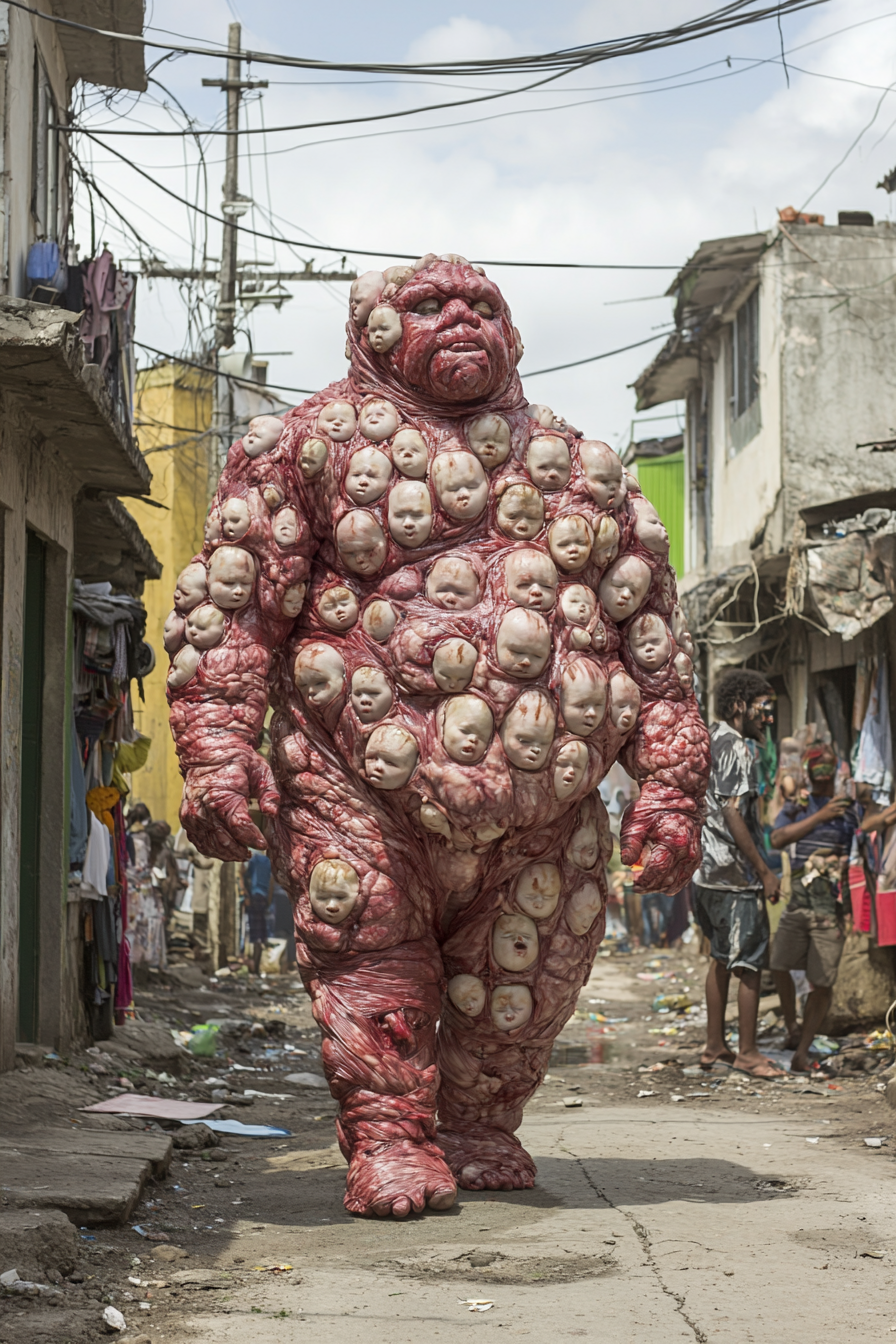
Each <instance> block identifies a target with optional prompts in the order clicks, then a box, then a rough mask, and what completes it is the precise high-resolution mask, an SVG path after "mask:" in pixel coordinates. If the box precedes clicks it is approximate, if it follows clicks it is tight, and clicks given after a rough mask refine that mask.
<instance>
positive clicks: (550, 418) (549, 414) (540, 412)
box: [526, 401, 554, 429]
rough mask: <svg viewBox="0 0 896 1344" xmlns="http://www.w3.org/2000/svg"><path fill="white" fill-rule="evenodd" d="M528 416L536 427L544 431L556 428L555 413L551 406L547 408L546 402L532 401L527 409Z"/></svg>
mask: <svg viewBox="0 0 896 1344" xmlns="http://www.w3.org/2000/svg"><path fill="white" fill-rule="evenodd" d="M526 414H527V415H528V417H529V419H530V420H534V421H535V423H536V425H540V426H541V428H542V429H553V428H554V412H553V411H552V410H551V408H550V406H545V404H544V402H541V401H530V402H529V405H528V406H527V407H526Z"/></svg>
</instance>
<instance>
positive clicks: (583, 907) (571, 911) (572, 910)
mask: <svg viewBox="0 0 896 1344" xmlns="http://www.w3.org/2000/svg"><path fill="white" fill-rule="evenodd" d="M602 906H603V897H602V896H601V892H600V888H599V887H598V885H597V883H596V882H583V883H582V885H581V886H580V887H577V888H576V890H575V891H574V892H573V894H572V895H571V896H570V898H569V900H568V901H567V902H566V922H567V924H568V925H569V927H570V928H571V929H572V931H573V933H577V934H578V935H579V936H580V937H581V936H582V935H583V934H586V933H587V932H588V930H589V929H590V928H591V925H592V924H593V923H594V921H595V920H596V919H597V917H598V915H599V914H600V912H601V907H602Z"/></svg>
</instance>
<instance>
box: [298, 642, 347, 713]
mask: <svg viewBox="0 0 896 1344" xmlns="http://www.w3.org/2000/svg"><path fill="white" fill-rule="evenodd" d="M293 680H294V681H295V683H296V686H297V687H298V691H299V694H300V695H301V697H302V700H303V701H304V703H305V704H306V705H310V706H312V707H313V708H314V709H325V708H326V707H327V705H330V704H332V703H333V701H334V700H335V699H336V698H337V696H340V695H342V693H343V691H344V690H345V663H344V662H343V661H342V657H341V655H340V654H338V653H337V652H336V650H335V649H333V648H331V647H330V645H329V644H306V645H305V647H304V648H303V649H300V650H299V652H298V654H297V656H296V661H295V667H294V669H293Z"/></svg>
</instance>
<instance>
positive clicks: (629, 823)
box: [621, 791, 702, 893]
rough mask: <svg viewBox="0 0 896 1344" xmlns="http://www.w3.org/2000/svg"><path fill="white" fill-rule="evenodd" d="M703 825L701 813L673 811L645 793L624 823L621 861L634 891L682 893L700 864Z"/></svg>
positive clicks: (628, 812) (627, 815)
mask: <svg viewBox="0 0 896 1344" xmlns="http://www.w3.org/2000/svg"><path fill="white" fill-rule="evenodd" d="M669 801H670V802H671V801H673V800H669ZM701 825H702V822H701V817H700V814H699V813H694V812H692V813H690V814H688V813H685V812H678V811H673V810H672V809H671V808H670V807H669V806H668V804H663V803H661V802H660V801H659V800H658V799H657V798H656V797H655V796H654V797H653V798H651V797H650V796H649V795H647V794H646V791H645V793H644V794H642V795H641V797H640V798H639V799H638V801H637V802H636V803H635V804H634V806H633V807H630V808H629V810H628V811H627V812H626V814H625V817H624V818H623V822H622V836H621V857H622V862H623V863H624V864H626V865H627V866H628V867H629V868H631V869H632V870H633V872H634V873H635V874H636V876H635V890H636V891H651V892H652V891H659V892H669V893H672V892H676V891H679V890H680V889H681V888H682V887H683V886H684V885H685V883H686V882H688V881H689V880H690V878H691V876H692V874H693V872H694V870H695V868H696V867H697V865H698V864H699V862H700V830H701Z"/></svg>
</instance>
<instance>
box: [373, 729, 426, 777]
mask: <svg viewBox="0 0 896 1344" xmlns="http://www.w3.org/2000/svg"><path fill="white" fill-rule="evenodd" d="M416 768H417V743H416V741H415V740H414V738H413V737H412V736H411V734H410V733H409V732H407V731H406V729H404V728H399V727H398V724H395V723H384V724H381V725H380V727H379V728H374V730H373V732H372V733H371V734H370V736H369V737H368V739H367V747H366V749H365V751H364V773H365V774H366V776H367V779H368V780H369V782H370V783H371V784H372V785H373V787H374V788H375V789H401V788H403V787H404V785H405V784H407V782H408V780H409V779H410V777H411V775H412V774H413V773H414V771H415V769H416Z"/></svg>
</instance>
